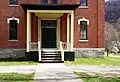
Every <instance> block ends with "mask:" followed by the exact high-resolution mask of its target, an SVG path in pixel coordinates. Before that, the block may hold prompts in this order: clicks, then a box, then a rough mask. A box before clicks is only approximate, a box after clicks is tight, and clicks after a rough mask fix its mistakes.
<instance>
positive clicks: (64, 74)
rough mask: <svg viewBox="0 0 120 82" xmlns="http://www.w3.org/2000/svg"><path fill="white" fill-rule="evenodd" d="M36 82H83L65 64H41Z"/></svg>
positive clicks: (37, 71)
mask: <svg viewBox="0 0 120 82" xmlns="http://www.w3.org/2000/svg"><path fill="white" fill-rule="evenodd" d="M34 82H82V81H81V80H80V79H79V78H77V76H76V75H75V74H74V73H73V71H72V70H70V69H69V68H68V67H67V66H66V65H64V63H44V64H40V65H39V66H38V67H37V69H36V72H35V77H34Z"/></svg>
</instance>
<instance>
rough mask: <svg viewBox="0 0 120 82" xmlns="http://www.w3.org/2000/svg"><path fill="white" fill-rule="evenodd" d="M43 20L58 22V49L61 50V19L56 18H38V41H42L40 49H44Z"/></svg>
mask: <svg viewBox="0 0 120 82" xmlns="http://www.w3.org/2000/svg"><path fill="white" fill-rule="evenodd" d="M41 20H56V21H57V27H56V47H57V48H58V49H59V48H60V19H56V18H42V19H41V18H38V41H40V44H41V45H40V48H42V27H41Z"/></svg>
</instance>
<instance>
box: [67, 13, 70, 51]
mask: <svg viewBox="0 0 120 82" xmlns="http://www.w3.org/2000/svg"><path fill="white" fill-rule="evenodd" d="M69 16H70V15H69V14H68V15H67V43H68V44H67V50H70V48H69V47H70V46H69V45H70V44H69V43H70V38H69V36H70V18H69Z"/></svg>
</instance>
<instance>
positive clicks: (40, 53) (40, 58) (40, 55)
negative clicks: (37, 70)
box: [38, 41, 41, 61]
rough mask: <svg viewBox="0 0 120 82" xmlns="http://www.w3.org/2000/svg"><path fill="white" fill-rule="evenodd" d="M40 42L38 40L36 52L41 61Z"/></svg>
mask: <svg viewBox="0 0 120 82" xmlns="http://www.w3.org/2000/svg"><path fill="white" fill-rule="evenodd" d="M40 45H41V43H40V41H38V53H39V61H41V46H40Z"/></svg>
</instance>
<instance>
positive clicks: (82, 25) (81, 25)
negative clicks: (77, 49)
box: [80, 21, 88, 40]
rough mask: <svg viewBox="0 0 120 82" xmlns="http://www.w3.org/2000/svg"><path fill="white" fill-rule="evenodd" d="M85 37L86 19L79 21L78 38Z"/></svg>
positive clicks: (84, 38) (82, 38)
mask: <svg viewBox="0 0 120 82" xmlns="http://www.w3.org/2000/svg"><path fill="white" fill-rule="evenodd" d="M87 39H88V37H87V21H80V40H87Z"/></svg>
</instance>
